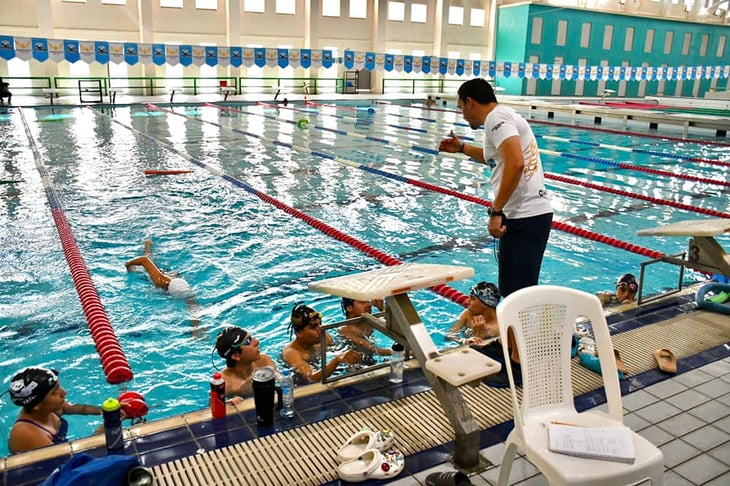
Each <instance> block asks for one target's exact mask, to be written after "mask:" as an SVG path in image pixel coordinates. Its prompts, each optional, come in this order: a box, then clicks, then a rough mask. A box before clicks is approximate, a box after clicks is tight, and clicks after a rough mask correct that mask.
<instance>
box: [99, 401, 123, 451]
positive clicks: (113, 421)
mask: <svg viewBox="0 0 730 486" xmlns="http://www.w3.org/2000/svg"><path fill="white" fill-rule="evenodd" d="M101 411H102V414H103V415H104V436H105V437H106V450H107V451H109V452H117V451H121V450H122V449H124V436H123V434H122V413H121V411H122V407H121V405H120V404H119V400H117V399H116V398H107V399H106V400H104V403H102V404H101Z"/></svg>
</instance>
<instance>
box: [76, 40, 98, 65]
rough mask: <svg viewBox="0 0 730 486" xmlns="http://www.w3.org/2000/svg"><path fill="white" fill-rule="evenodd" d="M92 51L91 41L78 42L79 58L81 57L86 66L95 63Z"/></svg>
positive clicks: (94, 55)
mask: <svg viewBox="0 0 730 486" xmlns="http://www.w3.org/2000/svg"><path fill="white" fill-rule="evenodd" d="M94 49H95V47H94V42H93V41H79V56H80V57H81V60H82V61H84V62H85V63H86V64H91V63H92V62H94V61H96V54H95V52H94Z"/></svg>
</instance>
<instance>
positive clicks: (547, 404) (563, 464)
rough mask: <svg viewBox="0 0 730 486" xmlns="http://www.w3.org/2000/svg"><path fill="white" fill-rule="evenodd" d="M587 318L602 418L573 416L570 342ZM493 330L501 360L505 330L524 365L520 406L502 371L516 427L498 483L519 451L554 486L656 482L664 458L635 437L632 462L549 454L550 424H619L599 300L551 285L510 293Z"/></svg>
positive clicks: (618, 397)
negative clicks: (599, 383)
mask: <svg viewBox="0 0 730 486" xmlns="http://www.w3.org/2000/svg"><path fill="white" fill-rule="evenodd" d="M583 316H585V317H587V318H588V319H589V320H590V323H591V325H592V327H593V333H594V338H595V340H596V349H597V351H598V353H599V359H600V363H601V370H602V377H603V383H604V387H605V391H606V398H607V401H608V415H606V414H605V413H603V412H597V411H586V412H582V413H578V412H577V411H576V409H575V406H574V404H573V389H572V382H571V370H570V366H571V364H570V363H571V357H570V348H571V337H572V335H573V333H574V331H575V323H576V320H577V319H578V318H581V317H583ZM497 318H498V321H499V332H500V336H501V341H502V347H503V350H504V354H505V356H509V353H508V350H507V329H508V328H511V329H512V331H513V333H514V337H515V340H516V342H517V349H518V351H519V356H520V363H521V368H522V383H523V385H522V401H521V402H518V401H517V392H516V389H515V384H514V378H513V376H512V369H511V368H510V366H507V367H506V368H507V374H508V376H509V382H510V388H511V391H512V408H513V410H514V422H515V428H514V429H513V430H512V431H511V432H510V434H509V436H508V437H507V441H506V442H505V446H506V448H505V452H504V457H503V458H502V466H501V468H500V471H499V480H498V483H497V484H498V485H503V486H506V485H507V481H508V480H509V476H510V471H511V469H512V461H513V459H514V455H515V452H516V450H517V449H519V450H521V451H524V454H525V456H526V457H527V459H528V460H529V461H530V462H531V463H532V464H534V465H535V466H536V467H537V468H538V469H539V470H540V471H541V472H542V473H543V474H544V475H545V477H546V478H547V479H548V481H549V482H550V484H551V485H554V484H580V485H586V484H589V485H591V486H600V485H606V486H615V485H618V484H630V483H635V482H638V481H642V480H645V479H647V478H649V479H651V483H652V485H657V484H659V485H661V484H662V474H663V471H664V465H663V461H664V457H663V455H662V453H661V451H660V450H659V449H657V448H656V447H655V446H654V445H653V444H652V443H651V442H649V441H648V440H646V439H644V438H643V437H641V436H639V435H638V434H636V433H633V439H634V449H635V453H636V460H635V461H634V463H633V464H624V463H619V462H615V461H603V460H594V459H584V458H577V457H572V456H568V455H565V454H558V453H555V452H551V451H550V450H549V449H548V433H547V431H548V428H547V424H548V423H550V422H551V421H556V422H566V423H570V424H576V425H584V426H590V427H611V426H621V425H623V410H622V408H621V391H620V388H619V383H618V373H617V370H616V360H615V358H614V354H613V345H612V343H611V336H610V335H609V332H608V325H607V324H606V319H605V317H604V315H603V308H602V307H601V303H600V301H599V300H598V298H597V297H596V296H595V295H593V294H588V293H585V292H581V291H578V290H573V289H569V288H564V287H557V286H551V285H541V286H534V287H528V288H525V289H522V290H519V291H517V292H514V293H513V294H510V295H509V296H508V297H507V298H506V299H505V300H504V301H503V302H502V303H501V304H500V305H499V306H497Z"/></svg>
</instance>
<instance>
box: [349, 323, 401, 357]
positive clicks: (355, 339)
mask: <svg viewBox="0 0 730 486" xmlns="http://www.w3.org/2000/svg"><path fill="white" fill-rule="evenodd" d="M348 327H349V326H345V327H343V328H340V334H341V335H342V337H343V338H345V339H347V340H348V341H350V342H351V343H352V344H354V345H355V347H356V348H358V349H360V350H366V351H368V352H370V353H373V354H379V355H381V356H385V355H391V354H393V351H391V350H390V349H388V348H379V347H377V346H376V345H375V344H373V342H372V341H370V340H369V339H367V338H366V337H364V336H363V335H362V334H360V333H359V332H355V331H353V330H352V329H348Z"/></svg>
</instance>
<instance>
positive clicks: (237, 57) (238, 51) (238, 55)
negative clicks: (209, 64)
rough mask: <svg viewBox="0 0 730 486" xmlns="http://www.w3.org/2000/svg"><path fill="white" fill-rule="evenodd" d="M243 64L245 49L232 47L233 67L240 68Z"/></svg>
mask: <svg viewBox="0 0 730 486" xmlns="http://www.w3.org/2000/svg"><path fill="white" fill-rule="evenodd" d="M242 63H243V48H242V47H231V66H233V67H240V66H241V64H242Z"/></svg>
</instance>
